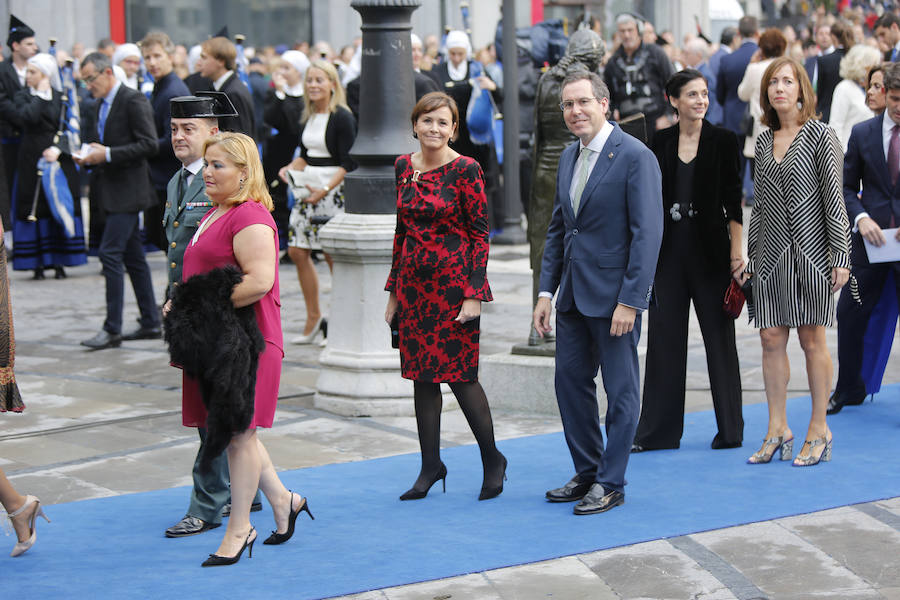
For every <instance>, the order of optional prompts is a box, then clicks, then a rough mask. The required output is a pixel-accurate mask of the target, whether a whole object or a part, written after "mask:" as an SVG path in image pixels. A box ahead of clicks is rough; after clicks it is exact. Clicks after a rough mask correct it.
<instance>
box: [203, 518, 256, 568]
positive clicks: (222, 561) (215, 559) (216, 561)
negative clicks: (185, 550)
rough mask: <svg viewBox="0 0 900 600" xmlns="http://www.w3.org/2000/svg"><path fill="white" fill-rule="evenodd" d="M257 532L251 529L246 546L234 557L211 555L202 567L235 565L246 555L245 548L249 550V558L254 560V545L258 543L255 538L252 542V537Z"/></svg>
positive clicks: (245, 542) (245, 541)
mask: <svg viewBox="0 0 900 600" xmlns="http://www.w3.org/2000/svg"><path fill="white" fill-rule="evenodd" d="M255 531H256V529H254V528H253V527H251V528H250V531H249V532H248V533H247V539H246V540H244V545H243V546H241V549H240V550H238V553H237V554H235V555H234V556H219V555H218V554H210V555H209V558H207V559H206V560H204V561H203V564H202V565H200V566H201V567H224V566H227V565H233V564H234V563H236V562H237V561H239V560H241V554H243V553H244V548H247V558H253V543H254V542H255V541H256V538H255V537H254V538H253V539H252V540H251V539H250V536H251V535H253V533H254V532H255Z"/></svg>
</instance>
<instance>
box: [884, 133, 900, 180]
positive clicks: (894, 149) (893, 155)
mask: <svg viewBox="0 0 900 600" xmlns="http://www.w3.org/2000/svg"><path fill="white" fill-rule="evenodd" d="M887 162H888V173H890V174H891V185H892V186H896V185H897V175H898V174H900V125H894V126H893V127H892V128H891V143H890V145H888V155H887Z"/></svg>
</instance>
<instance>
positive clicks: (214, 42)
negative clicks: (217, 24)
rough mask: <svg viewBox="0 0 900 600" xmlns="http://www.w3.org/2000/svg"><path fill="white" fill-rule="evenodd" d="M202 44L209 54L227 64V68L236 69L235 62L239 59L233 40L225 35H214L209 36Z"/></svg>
mask: <svg viewBox="0 0 900 600" xmlns="http://www.w3.org/2000/svg"><path fill="white" fill-rule="evenodd" d="M200 46H201V47H202V48H203V51H204V52H205V53H206V54H207V56H210V57H212V58H214V59H216V60H221V61H222V62H223V63H224V65H225V70H227V71H233V70H234V64H235V61H236V60H237V48H235V47H234V44H232V43H231V40H229V39H228V38H225V37H214V38H209V39H208V40H206V41H205V42H203V43H202V44H201V45H200Z"/></svg>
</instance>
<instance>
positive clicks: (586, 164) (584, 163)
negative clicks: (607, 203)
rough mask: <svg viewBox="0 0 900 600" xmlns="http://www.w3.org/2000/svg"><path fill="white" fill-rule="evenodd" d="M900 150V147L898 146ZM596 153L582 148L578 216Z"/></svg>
mask: <svg viewBox="0 0 900 600" xmlns="http://www.w3.org/2000/svg"><path fill="white" fill-rule="evenodd" d="M898 149H900V146H898ZM593 153H594V151H593V150H591V149H590V148H582V149H581V156H580V157H579V160H580V161H581V166H579V167H578V182H577V183H576V184H575V192H574V193H573V194H572V211H573V212H574V213H575V214H576V215H577V214H578V207H579V206H581V194H582V192H584V186H585V185H587V180H588V175H590V174H591V168H590V165H591V154H593Z"/></svg>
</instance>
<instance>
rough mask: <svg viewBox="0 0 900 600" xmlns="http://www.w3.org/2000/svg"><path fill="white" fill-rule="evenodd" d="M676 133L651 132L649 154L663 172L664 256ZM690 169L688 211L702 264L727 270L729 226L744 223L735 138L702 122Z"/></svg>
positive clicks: (669, 130)
mask: <svg viewBox="0 0 900 600" xmlns="http://www.w3.org/2000/svg"><path fill="white" fill-rule="evenodd" d="M678 133H679V127H678V125H675V126H673V127H668V128H666V129H662V130H660V131H657V132H656V135H655V136H654V138H653V148H652V149H653V153H654V154H655V155H656V160H657V161H659V168H660V170H661V171H662V192H663V223H664V226H663V242H662V244H663V245H662V249H661V250H660V253H662V252H665V248H666V243H667V238H668V235H669V229H670V227H671V225H672V219H671V217H670V215H669V209H670V208H671V207H672V204H673V203H674V199H673V198H674V195H675V190H676V187H675V186H676V182H675V176H676V173H677V171H678ZM696 161H697V163H696V164H695V166H694V186H693V189H694V192H693V206H694V210H696V211H697V215H696V217H694V218H695V219H696V220H697V223H698V225H700V243H701V245H702V247H703V249H704V252H703V258H702V259H701V260H703V261H704V262H705V264H706V266H707V267H709V268H710V269H715V270H719V269H724V270H726V271H728V269H729V266H730V264H729V261H730V259H731V241H730V240H731V238H730V236H729V232H728V222H729V221H736V222H738V223H742V222H743V213H742V212H741V177H740V150H739V148H738V142H737V137H736V136H735V135H734V133H733V132H731V131H729V130H728V129H725V128H724V127H717V126H716V125H713V124H712V123H710V122H709V121H707V120H705V119H704V120H703V128H702V129H701V131H700V144H699V146H698V148H697V158H696Z"/></svg>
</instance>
